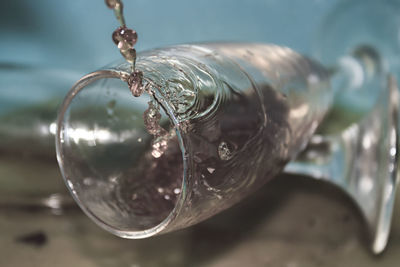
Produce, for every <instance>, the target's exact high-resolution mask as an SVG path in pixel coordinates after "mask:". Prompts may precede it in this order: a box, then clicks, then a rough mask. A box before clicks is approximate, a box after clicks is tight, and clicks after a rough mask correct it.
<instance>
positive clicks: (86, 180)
mask: <svg viewBox="0 0 400 267" xmlns="http://www.w3.org/2000/svg"><path fill="white" fill-rule="evenodd" d="M83 184H84V185H87V186H89V185H92V184H93V179H92V178H90V177H86V178H85V179H83Z"/></svg>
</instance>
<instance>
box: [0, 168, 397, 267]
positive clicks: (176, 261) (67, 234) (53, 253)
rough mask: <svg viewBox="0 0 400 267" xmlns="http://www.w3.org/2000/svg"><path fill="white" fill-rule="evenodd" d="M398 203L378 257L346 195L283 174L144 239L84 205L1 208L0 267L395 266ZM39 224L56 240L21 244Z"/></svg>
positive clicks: (332, 188) (48, 236)
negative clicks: (116, 230)
mask: <svg viewBox="0 0 400 267" xmlns="http://www.w3.org/2000/svg"><path fill="white" fill-rule="evenodd" d="M397 202H400V201H397ZM397 204H400V203H397ZM398 207H399V205H397V206H396V208H397V210H395V215H394V222H393V230H392V234H391V239H390V241H389V246H388V248H387V250H386V251H385V252H384V254H383V255H381V256H379V257H376V256H373V255H372V254H371V253H370V252H369V250H368V243H367V242H366V237H365V235H366V229H365V227H364V223H363V221H362V219H361V216H360V214H359V213H358V211H357V208H356V207H355V205H354V204H353V203H352V202H351V200H350V199H348V198H347V196H346V195H345V194H343V193H342V192H341V191H339V190H338V189H336V188H335V187H333V186H330V185H328V184H323V183H318V182H315V181H312V180H309V179H307V178H301V177H296V176H290V177H289V176H281V177H279V178H278V179H276V180H275V181H272V182H271V183H269V184H267V186H265V187H264V188H262V189H261V190H259V191H257V192H256V193H255V194H254V195H253V196H251V197H250V198H248V199H247V200H245V201H244V202H242V203H240V204H239V205H237V206H235V207H233V208H231V209H229V210H227V211H225V212H223V213H221V214H219V215H217V216H215V217H213V218H211V219H209V220H207V221H205V222H203V223H201V224H198V225H196V226H194V227H191V228H188V229H185V230H181V231H178V232H174V233H171V234H166V235H162V236H158V237H154V238H149V239H143V240H125V239H120V238H117V237H114V236H112V235H110V234H108V233H107V232H105V231H103V230H101V229H100V228H99V227H97V226H96V225H95V224H93V223H92V222H91V221H90V220H89V219H88V218H87V217H86V216H85V215H84V214H83V213H82V212H81V211H80V210H79V209H68V210H67V211H65V212H64V213H63V214H62V215H58V216H56V215H53V214H52V213H50V212H48V211H39V210H38V211H36V212H35V213H32V212H29V213H27V212H24V211H22V210H11V209H9V210H1V212H0V231H1V239H0V248H1V250H0V251H1V252H0V254H1V257H0V266H4V267H8V266H43V267H46V266H61V267H62V266H71V265H73V266H77V267H80V266H85V267H91V266H129V267H133V266H135V267H138V266H140V267H147V266H150V267H152V266H167V267H168V266H175V267H176V266H213V267H217V266H218V267H224V266H230V267H231V266H234V267H235V266H279V267H280V266H282V267H302V266H306V267H313V266H332V267H333V266H355V267H357V266H362V267H368V266H390V267H393V266H396V264H397V262H398V260H399V259H400V256H399V253H398V252H399V250H400V213H399V208H398ZM38 229H41V230H40V231H41V232H42V233H43V234H44V233H45V234H46V236H47V239H48V240H51V242H48V243H47V244H46V245H43V246H41V247H40V249H37V247H36V246H31V245H27V244H26V243H25V242H15V240H16V238H18V237H23V236H25V237H29V236H26V235H27V234H28V235H29V234H34V233H36V234H37V233H38V232H37V231H38ZM36 234H35V236H38V235H36ZM32 236H33V235H32ZM34 239H37V238H36V237H35V238H34ZM39 239H40V238H39ZM16 252H18V253H16Z"/></svg>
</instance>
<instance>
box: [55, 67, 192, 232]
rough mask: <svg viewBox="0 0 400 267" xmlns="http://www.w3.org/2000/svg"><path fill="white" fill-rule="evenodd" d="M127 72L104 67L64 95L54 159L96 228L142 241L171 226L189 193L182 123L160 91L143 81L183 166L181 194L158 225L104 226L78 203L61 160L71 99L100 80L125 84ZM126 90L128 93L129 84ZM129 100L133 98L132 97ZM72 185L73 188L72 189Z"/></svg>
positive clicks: (67, 184) (87, 209)
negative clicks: (164, 118) (174, 141)
mask: <svg viewBox="0 0 400 267" xmlns="http://www.w3.org/2000/svg"><path fill="white" fill-rule="evenodd" d="M129 75H130V73H129V72H127V71H122V70H117V69H115V68H112V67H111V68H107V69H101V70H97V71H95V72H91V73H89V74H87V75H85V76H83V77H82V78H81V79H79V80H78V81H77V82H76V83H75V84H74V85H73V86H72V87H71V89H70V90H69V91H68V93H67V95H66V96H65V98H64V100H63V102H62V103H61V105H60V108H59V110H58V114H57V129H56V135H55V137H56V138H55V143H56V156H57V161H58V165H59V168H60V172H61V175H62V177H63V180H64V183H65V185H66V187H67V188H68V191H69V192H70V194H71V195H72V197H73V199H74V200H75V202H76V203H77V204H78V205H79V207H80V208H81V209H82V210H83V212H84V213H85V214H86V215H87V216H88V217H89V218H91V219H92V220H93V221H94V222H95V223H96V224H97V225H99V226H100V227H101V228H103V229H105V230H106V231H108V232H110V233H112V234H114V235H117V236H119V237H123V238H129V239H142V238H147V237H150V236H154V235H157V234H158V233H160V232H162V231H164V230H165V229H166V228H167V226H169V225H170V224H171V222H173V221H174V219H175V218H176V217H177V216H178V215H179V213H180V211H181V209H182V208H183V206H184V203H185V201H186V198H187V194H188V188H189V186H190V183H189V169H188V162H189V161H188V157H187V156H186V154H187V153H186V148H185V142H184V138H183V136H182V130H181V129H182V128H181V124H180V123H179V120H178V119H177V118H176V116H175V115H174V113H173V108H172V106H171V105H170V104H169V102H168V101H167V100H166V99H165V97H163V96H162V94H161V93H160V92H159V88H158V87H157V86H155V85H154V83H152V82H151V81H149V80H147V79H146V78H145V77H144V79H146V82H149V84H150V88H151V89H150V90H151V91H152V93H154V98H155V99H156V101H157V102H158V103H159V104H160V106H161V108H162V109H163V111H164V112H165V113H166V115H167V116H168V118H169V120H170V122H172V124H173V127H174V128H175V131H176V135H177V138H178V143H179V148H180V150H181V153H182V163H183V172H182V183H181V191H180V194H179V196H178V198H177V200H176V202H175V204H174V208H173V209H172V210H171V211H170V212H169V214H168V216H167V217H165V218H164V219H163V220H162V221H161V222H159V223H157V224H156V225H154V226H152V227H150V228H148V229H144V230H123V229H118V228H116V227H114V226H112V225H110V224H108V223H106V222H105V221H104V220H102V219H100V218H99V217H98V216H96V215H95V214H94V213H93V212H92V211H91V210H90V209H89V208H88V207H87V206H86V205H85V203H84V201H81V200H80V197H79V196H78V194H77V192H76V191H75V190H74V189H73V184H72V183H71V182H70V180H69V179H68V177H67V174H66V171H65V169H64V159H63V145H62V143H63V142H64V131H63V124H64V118H65V113H66V111H67V109H68V107H69V105H70V103H71V101H72V100H73V98H74V97H75V96H76V95H77V94H78V93H79V92H80V91H81V90H83V89H84V88H85V87H86V86H87V85H89V84H91V83H92V82H95V81H97V80H100V79H109V78H111V79H120V80H122V81H124V82H126V77H129ZM126 86H127V90H129V87H128V85H126ZM132 97H134V96H133V95H132ZM71 185H72V186H71Z"/></svg>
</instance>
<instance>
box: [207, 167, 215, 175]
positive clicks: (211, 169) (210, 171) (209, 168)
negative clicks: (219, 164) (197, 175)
mask: <svg viewBox="0 0 400 267" xmlns="http://www.w3.org/2000/svg"><path fill="white" fill-rule="evenodd" d="M207 171H208V172H209V173H211V174H212V173H213V172H214V171H215V168H211V167H207Z"/></svg>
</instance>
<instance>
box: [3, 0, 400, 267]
mask: <svg viewBox="0 0 400 267" xmlns="http://www.w3.org/2000/svg"><path fill="white" fill-rule="evenodd" d="M124 4H125V10H124V13H125V16H126V21H127V25H128V26H129V27H132V28H134V29H135V30H136V31H137V32H138V34H139V40H138V44H137V50H138V51H142V50H145V49H151V48H155V47H161V46H166V45H170V44H178V43H193V42H205V41H242V42H263V43H266V42H269V43H275V44H278V45H284V46H288V47H290V48H293V49H294V50H296V51H298V52H301V53H303V54H306V55H308V56H310V57H313V58H316V59H318V60H320V61H322V62H323V63H324V64H327V65H329V64H334V63H335V62H334V60H336V58H337V57H338V56H339V55H340V54H341V53H345V52H346V51H345V50H346V46H344V45H343V46H341V44H343V43H346V42H348V43H351V42H350V41H349V40H350V39H351V38H353V36H357V38H358V39H357V40H356V41H357V42H362V41H363V40H364V39H363V38H368V37H365V36H370V35H368V34H369V32H370V31H371V29H373V30H374V31H375V32H379V33H381V34H382V36H377V37H376V38H375V39H374V40H373V41H372V42H377V46H380V45H381V44H384V45H383V48H382V49H383V50H384V51H385V52H384V53H387V54H385V57H389V58H390V57H391V56H392V55H396V52H398V49H399V47H400V45H399V42H400V37H399V36H400V27H398V26H399V25H400V16H396V14H400V13H396V11H397V9H396V8H397V7H398V2H397V1H396V0H383V1H373V0H366V1H361V0H360V1H359V0H348V1H335V0H308V1H304V0H246V1H236V0H234V1H233V0H218V1H215V0H214V1H212V0H202V1H187V0H186V1H185V0H170V1H161V0H125V1H124ZM385 4H387V5H385ZM377 5H378V8H376V6H377ZM380 5H381V6H380ZM360 6H361V7H365V6H367V7H368V6H369V9H367V10H369V11H368V12H372V11H373V14H379V15H380V16H376V17H375V18H374V17H372V16H370V13H368V12H367V11H363V10H364V9H362V8H360ZM394 7H396V8H394ZM371 10H372V11H371ZM382 16H383V17H386V18H387V20H382V19H381V18H382ZM337 21H340V22H341V23H339V24H338V23H336V22H337ZM367 21H368V23H370V24H371V25H373V26H371V27H369V26H368V25H367V24H366V22H367ZM331 22H332V23H331ZM387 25H390V27H389V26H387ZM117 26H118V25H117V22H116V20H115V18H114V15H113V12H112V11H111V10H109V9H108V8H107V7H106V6H105V4H104V1H103V0H87V1H52V0H35V1H29V0H14V1H6V2H4V3H2V8H1V9H0V40H1V41H0V266H5V267H8V266H71V265H73V266H88V267H90V266H129V267H139V266H140V267H142V266H221V267H222V266H282V267H300V266H307V267H312V266H391V267H392V266H397V264H396V263H397V262H398V261H399V260H400V256H397V255H399V253H398V252H399V251H400V218H399V212H398V209H400V208H399V206H400V205H396V207H397V209H396V210H395V218H394V223H393V231H392V235H391V240H390V241H389V247H388V249H387V251H386V252H385V253H384V254H383V255H382V256H380V257H375V256H373V255H372V254H371V253H370V252H369V250H368V244H367V242H366V240H365V239H366V238H365V232H366V230H365V229H364V228H365V227H364V223H363V220H362V218H361V216H360V214H359V212H358V210H357V208H356V206H355V205H354V203H352V201H351V200H350V199H349V198H348V197H347V196H346V195H345V194H344V193H343V192H341V191H340V190H338V189H337V188H335V187H333V186H330V185H327V184H323V183H316V182H315V181H310V180H309V179H307V178H305V177H297V176H296V177H295V176H288V175H281V177H279V178H280V179H276V180H275V181H273V182H272V183H270V184H268V185H267V186H265V187H264V188H262V189H261V190H260V191H259V192H257V194H255V195H254V196H252V197H250V198H249V199H248V200H246V201H244V202H243V203H241V204H239V205H238V206H236V207H234V208H232V209H230V210H228V211H226V212H223V213H222V214H220V215H218V216H216V217H214V218H212V219H210V220H208V221H206V222H203V223H201V224H199V225H197V226H194V227H191V228H189V229H185V230H182V231H179V232H176V233H172V234H168V235H164V236H160V237H155V238H150V239H146V240H123V239H119V238H117V237H114V236H112V235H110V234H108V233H106V232H105V231H103V230H101V229H100V228H98V227H97V226H96V225H95V224H94V223H92V222H91V221H90V220H89V219H88V218H86V216H85V215H84V214H83V213H82V212H81V211H80V210H79V208H77V206H75V204H74V202H73V201H72V200H71V199H70V198H69V195H68V193H67V192H66V190H65V187H64V185H63V182H62V179H61V175H60V174H59V171H58V166H57V163H56V159H55V152H54V132H55V128H54V127H55V124H54V120H55V117H56V112H57V107H58V105H59V103H60V101H61V100H62V97H63V96H64V95H65V94H66V92H67V91H68V90H69V88H70V87H71V86H72V85H73V83H74V82H75V81H77V80H78V79H79V78H80V77H82V76H83V75H84V74H86V73H88V72H91V71H94V70H96V69H98V68H100V67H102V66H104V65H106V64H108V63H110V62H112V61H114V60H116V59H120V58H121V56H120V54H119V52H118V49H116V47H115V45H114V43H113V42H112V40H111V33H112V32H113V31H114V29H115V28H116V27H117ZM343 29H350V30H349V31H347V30H346V31H345V32H344V31H343V32H342V30H343ZM342 33H343V35H341V34H342ZM354 33H362V34H360V35H356V34H354ZM363 34H364V35H363ZM342 38H343V39H342ZM346 38H347V39H346ZM354 38H355V37H354ZM344 40H347V41H344ZM352 40H353V39H352ZM354 40H355V39H354ZM365 40H366V39H365ZM348 43H346V44H348ZM397 55H398V54H397ZM398 62H399V61H398V60H394V58H392V59H391V60H390V61H389V62H386V63H385V64H386V65H385V66H386V67H387V68H390V69H391V70H392V71H393V72H395V73H396V74H397V64H398ZM374 93H375V95H376V94H377V93H376V92H374V91H371V92H369V94H364V96H357V99H359V100H358V101H361V102H362V103H364V102H368V99H373V97H374ZM365 95H367V96H365ZM360 99H361V100H360ZM353 100H354V99H353ZM353 100H352V101H353ZM354 101H355V100H354ZM354 101H353V102H352V103H354Z"/></svg>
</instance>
